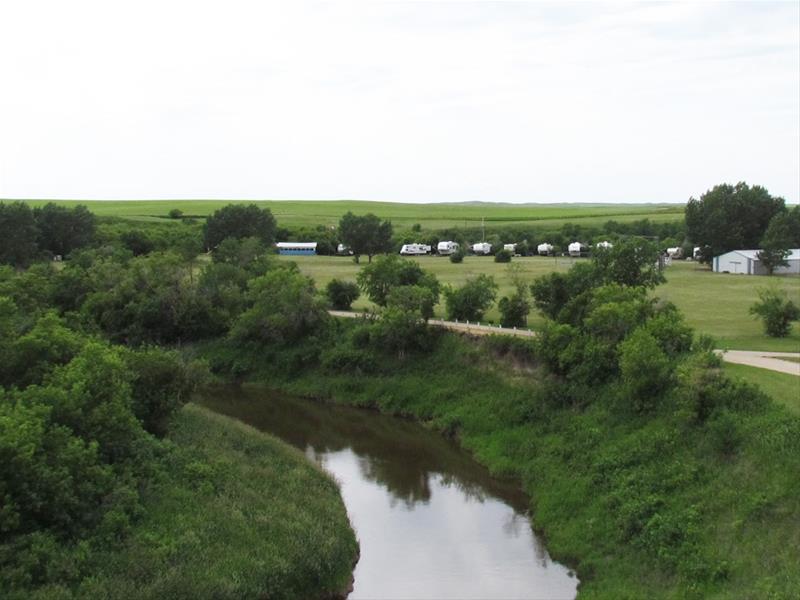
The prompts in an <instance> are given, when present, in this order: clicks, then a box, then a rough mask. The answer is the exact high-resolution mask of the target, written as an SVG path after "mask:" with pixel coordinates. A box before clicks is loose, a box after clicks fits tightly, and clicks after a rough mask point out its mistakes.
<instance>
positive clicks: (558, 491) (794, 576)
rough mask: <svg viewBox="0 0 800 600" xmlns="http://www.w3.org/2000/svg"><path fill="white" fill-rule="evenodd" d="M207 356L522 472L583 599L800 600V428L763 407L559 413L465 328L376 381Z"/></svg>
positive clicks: (584, 407) (506, 353)
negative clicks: (702, 413)
mask: <svg viewBox="0 0 800 600" xmlns="http://www.w3.org/2000/svg"><path fill="white" fill-rule="evenodd" d="M343 327H347V326H346V325H343ZM342 335H344V333H342ZM512 346H513V345H512ZM316 352H318V349H317V350H316ZM204 354H205V355H206V356H207V357H209V358H210V359H211V361H212V365H213V366H214V368H215V369H216V370H217V371H218V372H220V373H228V374H229V375H230V374H232V373H235V374H236V375H237V376H239V377H244V378H246V379H248V380H252V381H257V382H262V383H265V384H266V385H268V386H270V387H274V388H279V389H282V390H284V391H286V392H288V393H292V394H296V395H301V396H304V397H309V398H317V399H321V400H326V401H332V402H336V403H341V404H349V405H355V406H363V407H371V408H375V409H377V410H380V411H381V412H385V413H389V414H395V415H402V416H406V417H411V418H414V419H417V420H419V421H421V422H423V423H424V424H426V425H427V426H429V427H431V428H434V429H436V430H439V431H441V432H442V433H444V434H445V435H451V436H454V437H456V438H457V439H458V440H459V441H460V443H461V444H462V445H463V446H464V447H465V448H466V449H468V450H470V451H471V452H472V453H473V454H474V456H475V457H476V458H477V459H478V460H479V461H480V462H482V463H483V464H485V465H486V466H488V467H489V468H490V470H491V471H492V472H493V473H495V474H499V475H508V476H514V477H518V478H520V480H521V481H522V484H523V487H524V489H525V491H526V492H527V493H528V494H529V495H530V496H531V498H532V509H533V510H532V514H533V522H534V525H535V527H536V528H537V529H539V530H541V531H543V532H544V533H545V535H546V538H547V547H548V550H549V551H550V553H551V555H552V556H553V558H554V559H556V560H559V561H561V562H566V563H567V564H569V565H570V566H574V567H575V568H576V570H577V573H578V576H579V578H580V580H581V587H580V589H579V593H580V596H581V597H584V598H638V597H651V598H652V597H659V598H672V597H686V596H689V597H719V598H727V597H763V596H771V597H775V598H782V597H787V598H788V597H791V594H792V593H793V591H794V590H796V589H798V588H800V573H798V572H797V570H796V560H797V557H796V554H795V552H794V550H793V549H795V548H797V547H798V544H800V521H798V519H797V515H800V481H798V480H797V477H796V474H797V472H798V471H800V420H798V419H797V418H796V417H795V416H793V415H791V414H789V413H788V412H787V411H786V410H785V409H784V408H783V407H780V406H778V405H776V404H775V403H772V402H770V401H769V400H767V399H766V398H764V399H763V402H762V403H760V404H758V406H754V407H749V408H747V409H746V410H738V409H737V411H732V412H730V413H729V414H728V416H727V417H726V419H725V420H723V421H721V422H719V423H716V424H715V425H714V426H713V427H711V428H710V427H705V426H696V425H693V424H691V423H688V422H687V420H686V418H685V416H684V415H682V413H681V409H680V407H679V406H675V405H665V406H664V407H663V408H662V409H661V410H659V411H658V412H656V413H654V414H650V415H647V416H639V415H636V414H633V413H630V412H628V413H624V414H621V413H620V411H619V409H618V407H616V406H615V405H614V399H613V397H612V396H613V395H612V393H611V392H610V390H608V389H605V388H602V387H599V388H597V389H593V390H590V391H589V392H590V393H591V397H587V398H586V401H585V403H583V404H578V405H576V404H574V403H566V404H559V403H558V402H557V401H554V397H557V396H558V393H557V390H558V384H557V383H556V382H554V381H552V380H551V379H549V378H548V377H547V376H546V375H545V374H544V373H543V372H542V371H541V370H539V369H538V367H537V366H536V364H535V361H532V360H531V356H530V355H529V354H527V350H526V348H525V347H524V346H521V347H519V348H517V349H516V350H514V349H513V347H512V348H508V347H506V344H505V342H498V340H493V339H488V340H486V341H484V342H481V343H479V344H474V343H467V342H466V341H464V340H463V339H461V338H459V337H458V336H457V335H454V334H443V335H442V336H440V338H439V339H438V341H436V343H435V348H434V349H433V350H432V351H431V352H430V353H428V354H426V355H424V356H419V357H416V358H415V359H414V360H404V361H400V360H397V359H396V358H394V357H388V356H386V357H384V358H382V359H380V360H379V361H378V364H376V365H373V366H372V367H371V369H370V370H369V372H362V371H358V369H356V371H354V372H350V373H341V372H340V373H337V372H333V371H331V370H330V369H328V370H326V369H325V368H323V367H322V366H320V363H319V361H317V360H301V359H300V358H298V357H303V356H305V357H307V356H313V355H314V350H313V349H312V348H311V347H309V348H293V350H292V352H291V353H288V354H287V353H286V352H272V351H263V350H261V351H255V349H254V348H248V347H246V346H241V345H239V346H236V347H234V346H230V345H226V344H224V343H220V344H216V345H211V346H209V347H207V348H206V349H205V352H204ZM289 354H290V355H289Z"/></svg>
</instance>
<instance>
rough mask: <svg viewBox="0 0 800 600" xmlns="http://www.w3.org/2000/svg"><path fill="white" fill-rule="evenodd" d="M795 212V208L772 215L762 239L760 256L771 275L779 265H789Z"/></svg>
mask: <svg viewBox="0 0 800 600" xmlns="http://www.w3.org/2000/svg"><path fill="white" fill-rule="evenodd" d="M795 212H796V211H794V210H792V211H791V212H790V211H787V212H782V213H778V214H776V215H775V216H774V217H772V219H771V220H770V222H769V226H768V227H767V231H766V232H765V233H764V239H763V240H761V250H760V251H759V253H758V258H759V260H760V261H761V264H763V265H764V267H765V268H766V269H767V274H769V275H772V274H773V273H774V272H775V269H777V268H778V267H785V266H788V265H789V263H788V261H787V260H786V257H788V256H789V254H790V251H791V248H792V242H793V241H794V239H793V237H794V231H793V228H794V227H793V226H794V223H793V221H794V220H795V218H797V217H796V215H795V214H794V213H795Z"/></svg>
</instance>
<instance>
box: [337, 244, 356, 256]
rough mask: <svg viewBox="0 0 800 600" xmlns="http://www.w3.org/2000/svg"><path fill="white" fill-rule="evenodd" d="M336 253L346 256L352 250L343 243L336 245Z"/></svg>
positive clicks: (351, 252)
mask: <svg viewBox="0 0 800 600" xmlns="http://www.w3.org/2000/svg"><path fill="white" fill-rule="evenodd" d="M336 254H338V255H339V256H348V255H351V254H353V251H352V250H350V248H348V247H347V246H345V245H344V244H339V245H338V246H336Z"/></svg>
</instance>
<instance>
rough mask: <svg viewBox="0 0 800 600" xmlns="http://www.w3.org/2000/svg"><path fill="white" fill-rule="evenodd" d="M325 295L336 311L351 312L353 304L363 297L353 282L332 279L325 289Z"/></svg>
mask: <svg viewBox="0 0 800 600" xmlns="http://www.w3.org/2000/svg"><path fill="white" fill-rule="evenodd" d="M325 295H326V296H327V297H328V300H329V301H330V303H331V306H332V307H333V308H335V309H336V310H350V307H351V306H352V304H353V302H355V301H356V300H357V299H358V297H359V296H360V295H361V292H360V291H359V289H358V286H357V285H356V284H355V283H353V282H352V281H342V280H341V279H332V280H331V281H329V282H328V285H327V286H326V287H325Z"/></svg>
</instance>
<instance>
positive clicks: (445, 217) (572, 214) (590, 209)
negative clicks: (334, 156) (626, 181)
mask: <svg viewBox="0 0 800 600" xmlns="http://www.w3.org/2000/svg"><path fill="white" fill-rule="evenodd" d="M25 202H28V203H29V204H31V205H32V206H41V205H43V204H46V203H47V202H51V201H50V200H25ZM54 202H56V203H57V204H61V205H63V206H68V207H69V206H75V205H77V204H85V205H86V206H87V207H88V208H89V210H91V211H92V212H94V213H95V214H97V215H98V216H113V217H122V218H126V219H131V220H138V221H172V222H177V221H174V220H171V219H168V218H167V213H169V211H170V210H172V209H174V208H178V209H180V210H182V211H183V213H184V215H186V216H196V217H205V216H207V215H209V214H211V213H212V212H214V211H215V210H217V209H219V208H221V207H222V206H224V205H226V204H231V203H250V202H252V201H247V200H56V201H54ZM257 202H258V204H259V205H261V206H265V207H267V208H269V209H270V210H271V211H272V213H273V214H274V215H275V218H276V219H277V220H278V223H279V224H280V225H281V226H282V227H298V226H306V227H316V226H317V225H324V226H332V225H336V224H338V222H339V219H340V217H341V216H342V215H343V214H344V213H346V212H347V211H352V212H354V213H356V214H364V213H368V212H371V213H374V214H376V215H378V216H379V217H381V218H382V219H389V220H390V221H391V222H392V224H393V225H394V227H395V229H396V230H397V231H402V230H406V229H410V228H411V226H412V225H414V224H415V223H419V224H420V225H421V226H422V227H423V228H425V229H444V228H448V227H475V226H477V225H480V223H481V219H485V224H486V227H487V228H489V229H491V228H492V227H499V226H501V225H502V226H505V225H511V224H527V225H530V224H533V223H537V222H541V223H543V224H546V225H548V226H555V227H559V226H561V225H563V224H564V223H568V222H573V221H574V222H576V223H577V224H584V225H602V224H603V223H605V222H606V221H608V220H615V221H619V222H628V221H635V220H639V219H644V218H647V219H650V220H651V221H653V222H664V221H677V220H680V219H682V218H683V204H495V203H480V202H469V203H445V204H401V203H399V202H373V201H366V200H335V201H319V200H259V201H257Z"/></svg>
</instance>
